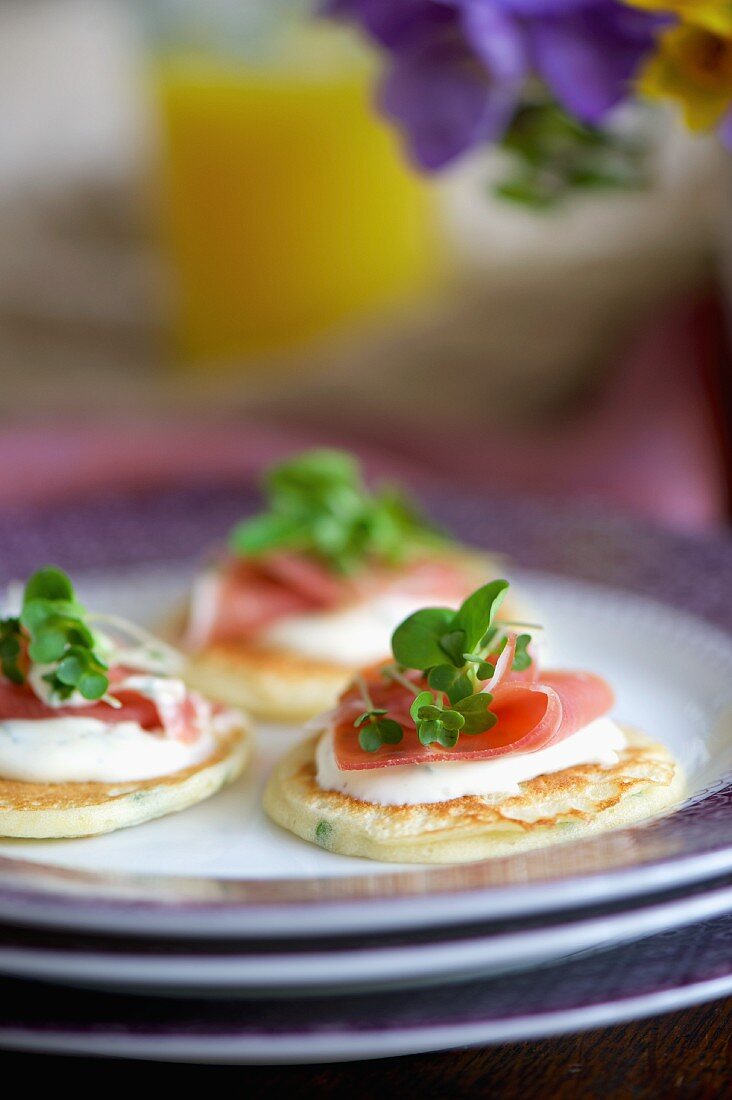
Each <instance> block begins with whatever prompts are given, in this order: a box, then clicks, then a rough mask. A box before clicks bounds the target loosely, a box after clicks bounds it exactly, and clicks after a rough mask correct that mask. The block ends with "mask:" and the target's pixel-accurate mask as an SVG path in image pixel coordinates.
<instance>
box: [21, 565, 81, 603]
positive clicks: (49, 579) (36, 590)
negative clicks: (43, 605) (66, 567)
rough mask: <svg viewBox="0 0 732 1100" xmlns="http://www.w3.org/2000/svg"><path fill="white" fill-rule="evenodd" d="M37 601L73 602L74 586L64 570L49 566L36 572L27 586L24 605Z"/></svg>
mask: <svg viewBox="0 0 732 1100" xmlns="http://www.w3.org/2000/svg"><path fill="white" fill-rule="evenodd" d="M35 599H43V600H54V601H56V600H69V601H73V599H74V586H73V585H72V583H71V581H70V579H69V577H68V576H67V575H66V573H64V571H63V570H62V569H58V568H57V567H56V566H55V565H47V566H46V567H45V569H39V570H38V571H37V572H35V573H34V574H33V576H32V577H30V578H29V580H28V583H27V584H26V586H25V591H24V593H23V603H24V604H26V603H28V602H29V601H30V600H35Z"/></svg>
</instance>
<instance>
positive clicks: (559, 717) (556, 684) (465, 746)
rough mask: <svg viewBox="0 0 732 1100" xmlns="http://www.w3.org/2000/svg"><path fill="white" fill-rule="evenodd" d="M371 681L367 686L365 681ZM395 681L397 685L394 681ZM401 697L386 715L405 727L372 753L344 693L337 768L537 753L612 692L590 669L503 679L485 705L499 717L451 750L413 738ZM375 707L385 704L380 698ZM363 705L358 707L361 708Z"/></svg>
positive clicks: (607, 703)
mask: <svg viewBox="0 0 732 1100" xmlns="http://www.w3.org/2000/svg"><path fill="white" fill-rule="evenodd" d="M369 686H370V685H369ZM397 686H398V685H397ZM401 694H402V699H400V700H399V702H398V703H397V698H396V697H394V698H393V699H392V700H391V704H392V705H389V707H388V709H389V717H393V718H395V719H396V720H397V721H398V722H399V723H400V724H401V725H402V727H403V729H404V737H403V739H402V741H401V742H400V743H399V744H397V745H382V746H381V747H380V748H379V749H377V750H376V752H373V753H369V752H364V751H363V749H361V747H360V746H359V743H358V731H357V730H356V729H355V728H354V726H353V719H354V714H353V704H354V698H353V695H352V693H347V695H346V696H344V698H343V702H342V704H341V708H340V709H339V712H338V714H337V716H336V721H335V739H334V750H335V757H336V762H337V764H338V767H339V768H341V770H343V771H355V770H359V769H366V768H387V767H394V766H398V765H400V764H427V763H430V764H433V763H437V762H439V761H447V760H452V761H460V762H462V763H469V762H470V761H477V760H492V759H494V758H496V757H499V756H509V755H516V754H518V753H529V752H537V751H538V750H539V749H545V748H548V747H549V746H550V745H554V744H557V743H558V742H559V741H563V740H565V738H567V737H571V736H572V734H573V733H577V732H578V730H580V729H582V728H583V727H584V726H587V725H589V723H590V722H593V721H594V720H595V719H597V718H601V717H602V716H603V715H605V714H607V713H608V711H609V710H610V709H611V708H612V706H613V704H614V701H615V697H614V694H613V691H612V689H611V688H610V686H609V685H608V684H607V682H606V681H605V680H603V679H602V677H600V676H595V675H593V674H592V673H589V672H545V673H542V674H541V677H540V679H539V680H533V681H531V680H527V679H518V678H514V675H513V674H511V678H508V679H505V680H504V681H503V682H502V683H501V684H500V685H499V686H498V687H497V688H496V690H495V692H494V693H493V702H492V703H491V707H490V709H491V710H492V711H493V713H494V714H495V715H496V717H497V719H498V721H497V723H496V724H495V725H494V726H493V728H492V729H490V730H487V731H486V732H485V733H479V734H472V735H463V736H461V737H460V739H459V740H458V743H457V745H456V746H455V748H453V749H445V748H443V747H442V746H440V745H433V746H431V747H427V746H425V745H422V744H421V743H420V741H419V739H418V737H417V731H416V729H415V727H414V722H413V721H412V719H411V718H410V717H409V715H408V702H409V697H408V695H407V693H406V691H405V690H404V688H402V689H401ZM377 695H378V693H377V692H376V690H374V691H373V692H372V697H373V698H374V703H375V705H376V706H384V705H385V699H384V698H383V697H382V698H381V700H380V701H377ZM361 709H362V708H361Z"/></svg>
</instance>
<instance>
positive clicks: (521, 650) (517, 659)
mask: <svg viewBox="0 0 732 1100" xmlns="http://www.w3.org/2000/svg"><path fill="white" fill-rule="evenodd" d="M530 644H531V635H530V634H519V636H518V638H517V639H516V652H515V653H514V656H513V666H512V667H513V669H514V671H515V672H525V670H526V669H527V668H530V667H531V654H530V653H529V652H528V646H529V645H530Z"/></svg>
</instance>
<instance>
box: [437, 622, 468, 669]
mask: <svg viewBox="0 0 732 1100" xmlns="http://www.w3.org/2000/svg"><path fill="white" fill-rule="evenodd" d="M440 649H441V650H442V652H443V653H444V654H445V656H447V657H449V658H450V660H451V661H452V663H453V665H455V667H456V668H462V667H463V665H464V663H465V661H464V658H463V650H464V649H465V631H464V630H450V631H448V632H447V634H443V635H442V637H441V638H440Z"/></svg>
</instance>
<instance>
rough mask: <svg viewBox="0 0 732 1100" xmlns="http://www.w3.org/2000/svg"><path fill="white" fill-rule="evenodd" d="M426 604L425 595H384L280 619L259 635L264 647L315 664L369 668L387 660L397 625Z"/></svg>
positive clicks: (427, 601) (428, 601)
mask: <svg viewBox="0 0 732 1100" xmlns="http://www.w3.org/2000/svg"><path fill="white" fill-rule="evenodd" d="M438 602H440V601H438ZM428 603H430V600H426V599H425V597H424V594H422V595H421V596H416V595H415V596H410V595H408V594H404V593H402V594H401V595H397V594H395V593H384V594H383V595H380V596H375V597H374V598H373V599H370V600H364V601H363V602H361V603H357V604H351V605H350V606H349V607H345V608H340V609H339V610H337V611H314V612H309V613H307V614H304V615H291V616H289V617H288V618H286V619H279V620H278V621H277V622H275V623H273V624H272V625H271V626H269V627H267V629H266V630H263V631H262V634H261V638H262V641H263V642H264V643H265V644H267V645H271V646H274V647H276V648H277V649H289V650H291V651H293V652H295V653H301V654H303V656H305V657H312V658H313V659H314V660H322V661H332V662H333V663H334V664H342V665H344V666H346V667H350V666H352V665H354V666H358V665H368V664H371V663H372V662H373V661H378V660H380V658H382V657H387V656H388V654H389V649H390V644H391V636H392V634H393V632H394V630H395V629H396V627H398V626H399V623H400V622H402V620H403V619H406V617H407V616H408V615H412V614H413V613H414V612H415V611H419V609H420V608H422V607H425V605H426V604H428Z"/></svg>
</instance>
